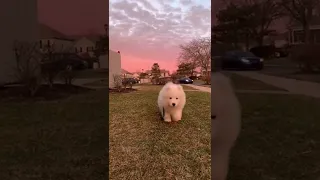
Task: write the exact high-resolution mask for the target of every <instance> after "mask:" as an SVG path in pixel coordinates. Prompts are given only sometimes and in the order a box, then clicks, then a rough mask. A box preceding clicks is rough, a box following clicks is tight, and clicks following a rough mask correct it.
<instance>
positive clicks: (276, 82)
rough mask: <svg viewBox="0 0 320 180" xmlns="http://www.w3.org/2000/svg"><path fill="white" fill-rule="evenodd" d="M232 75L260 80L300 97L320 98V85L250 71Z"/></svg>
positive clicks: (236, 72)
mask: <svg viewBox="0 0 320 180" xmlns="http://www.w3.org/2000/svg"><path fill="white" fill-rule="evenodd" d="M230 73H234V74H238V75H241V76H244V77H248V78H251V79H255V80H259V81H262V82H264V83H266V84H270V85H273V86H276V87H279V88H282V89H286V90H288V91H289V92H290V93H293V94H300V95H306V96H311V97H316V98H320V84H319V83H313V82H307V81H301V80H295V79H288V78H283V77H276V76H271V75H265V74H260V73H257V72H250V71H230Z"/></svg>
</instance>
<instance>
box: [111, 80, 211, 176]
mask: <svg viewBox="0 0 320 180" xmlns="http://www.w3.org/2000/svg"><path fill="white" fill-rule="evenodd" d="M160 88H161V86H154V85H153V86H152V85H150V86H141V89H140V90H139V91H137V92H133V93H129V94H112V95H110V123H109V125H110V127H109V129H110V143H109V145H110V151H109V153H110V165H109V167H110V179H132V180H134V179H210V176H211V175H210V172H211V171H210V169H211V167H210V166H211V155H210V154H211V152H210V151H211V150H210V139H211V134H210V129H211V127H210V126H211V122H210V94H209V93H203V92H186V94H187V105H186V107H185V111H184V114H183V119H182V121H180V122H179V123H172V124H167V123H165V122H163V121H161V120H160V116H159V113H158V109H157V105H156V104H157V103H156V102H157V96H158V91H159V90H160Z"/></svg>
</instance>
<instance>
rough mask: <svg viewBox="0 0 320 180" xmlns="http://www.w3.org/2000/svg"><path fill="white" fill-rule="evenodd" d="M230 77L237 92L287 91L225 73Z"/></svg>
mask: <svg viewBox="0 0 320 180" xmlns="http://www.w3.org/2000/svg"><path fill="white" fill-rule="evenodd" d="M224 74H225V75H226V76H228V77H229V78H230V79H231V81H232V83H233V86H234V88H235V89H237V90H272V91H286V90H285V89H281V88H278V87H275V86H272V85H269V84H266V83H264V82H261V81H259V80H255V79H251V78H247V77H244V76H241V75H237V74H233V73H229V72H228V73H227V72H225V73H224Z"/></svg>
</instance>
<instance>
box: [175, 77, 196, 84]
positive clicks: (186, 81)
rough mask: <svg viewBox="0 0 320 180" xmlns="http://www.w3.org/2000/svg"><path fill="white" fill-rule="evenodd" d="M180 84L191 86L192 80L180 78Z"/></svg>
mask: <svg viewBox="0 0 320 180" xmlns="http://www.w3.org/2000/svg"><path fill="white" fill-rule="evenodd" d="M178 82H179V83H180V84H192V83H193V80H192V79H190V78H181V79H179V81H178Z"/></svg>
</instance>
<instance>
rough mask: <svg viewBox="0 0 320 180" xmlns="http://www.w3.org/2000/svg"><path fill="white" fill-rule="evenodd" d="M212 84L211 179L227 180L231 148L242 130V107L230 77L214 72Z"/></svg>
mask: <svg viewBox="0 0 320 180" xmlns="http://www.w3.org/2000/svg"><path fill="white" fill-rule="evenodd" d="M211 84H212V85H211V113H212V116H213V117H212V120H211V126H212V129H211V130H212V135H211V159H212V161H211V164H212V169H211V179H212V180H225V179H226V178H227V174H228V166H229V155H230V150H231V149H232V147H233V145H234V143H235V141H236V139H237V137H238V135H239V132H240V125H241V109H240V104H239V102H238V99H237V97H236V95H235V93H234V91H233V87H232V85H231V83H230V80H229V78H227V77H226V76H224V75H222V74H220V73H214V74H213V75H212V78H211Z"/></svg>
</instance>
